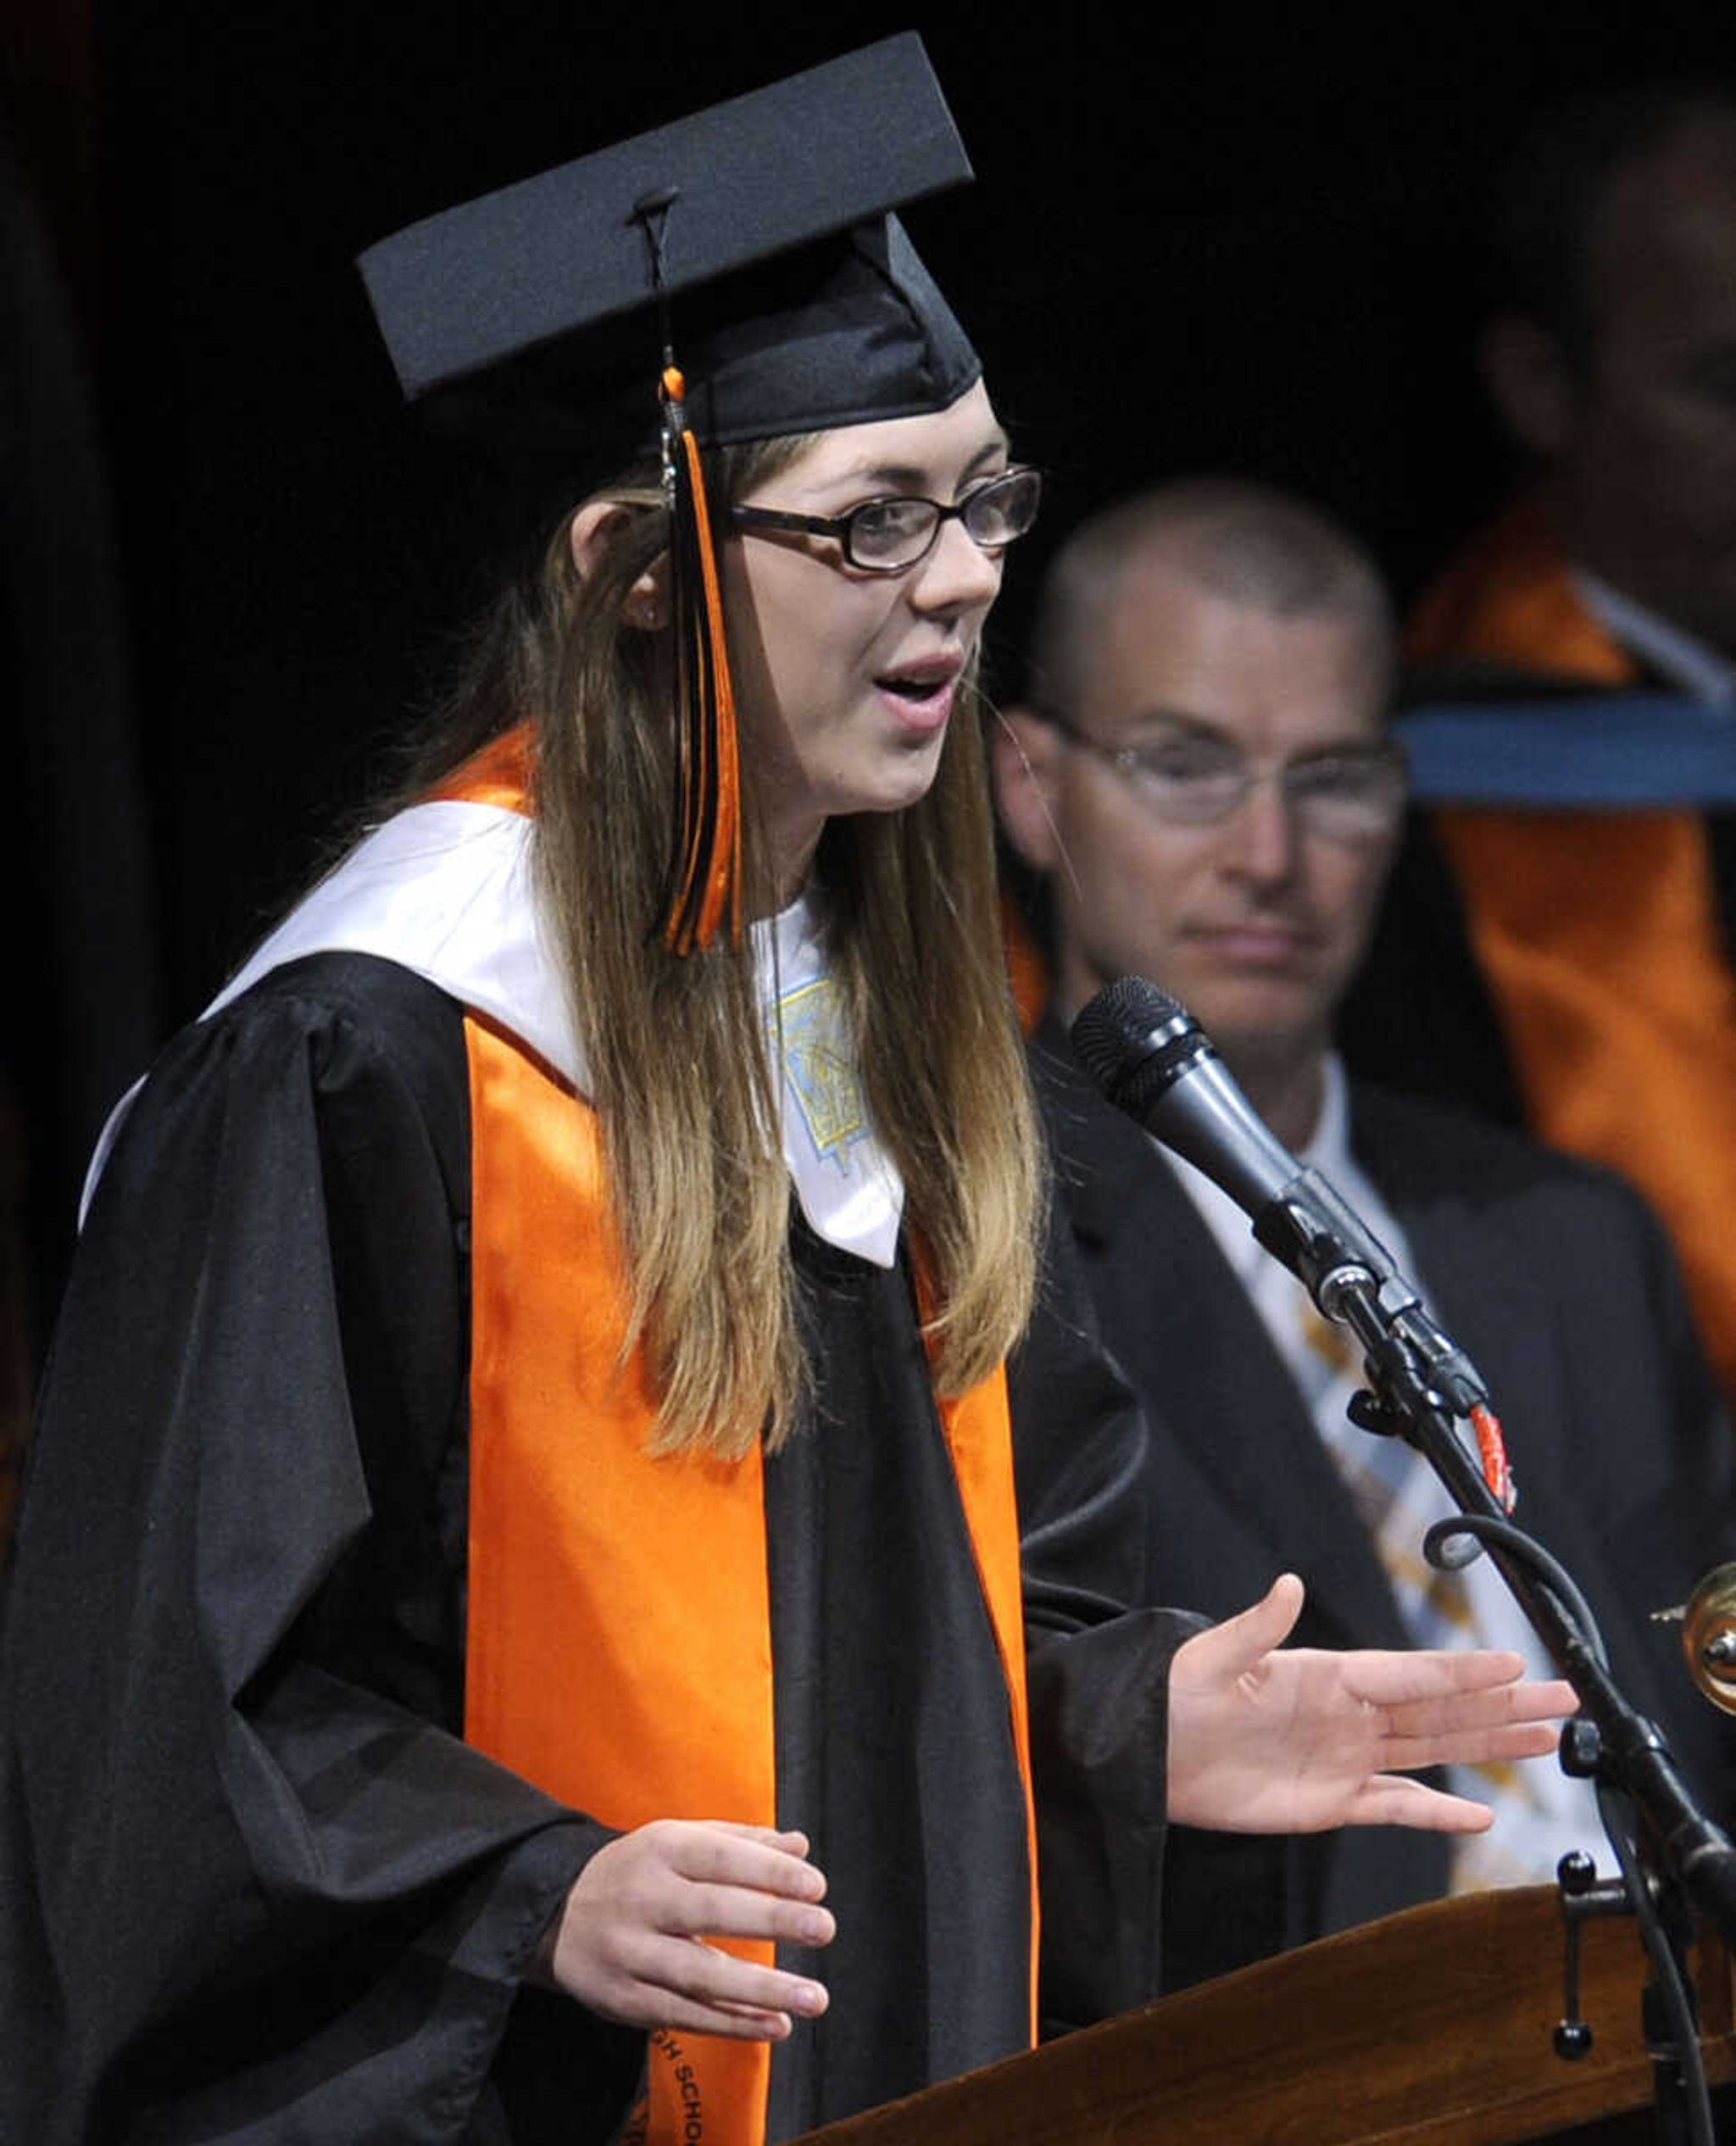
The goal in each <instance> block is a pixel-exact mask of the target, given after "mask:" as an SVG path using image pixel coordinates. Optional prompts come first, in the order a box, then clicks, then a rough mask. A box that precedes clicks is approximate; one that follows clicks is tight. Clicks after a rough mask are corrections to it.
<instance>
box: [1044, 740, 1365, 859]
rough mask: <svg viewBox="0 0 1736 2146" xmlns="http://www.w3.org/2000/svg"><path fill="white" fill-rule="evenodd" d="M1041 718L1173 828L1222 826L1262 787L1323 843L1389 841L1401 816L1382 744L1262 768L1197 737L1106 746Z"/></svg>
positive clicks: (1222, 744) (1340, 748) (1226, 746)
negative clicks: (1270, 788) (1270, 785)
mask: <svg viewBox="0 0 1736 2146" xmlns="http://www.w3.org/2000/svg"><path fill="white" fill-rule="evenodd" d="M1042 712H1043V719H1044V720H1045V722H1049V723H1050V724H1052V725H1053V726H1054V728H1055V729H1056V730H1058V731H1060V733H1061V735H1062V736H1063V737H1064V738H1066V739H1068V740H1069V741H1070V742H1071V744H1075V745H1077V746H1079V747H1080V748H1081V749H1082V750H1084V751H1086V752H1088V753H1093V754H1094V755H1096V756H1097V758H1098V759H1099V760H1100V761H1103V762H1104V764H1105V766H1110V767H1112V768H1113V769H1114V770H1115V772H1116V774H1117V775H1119V776H1120V777H1121V780H1122V781H1123V782H1124V783H1127V787H1128V789H1130V790H1132V792H1133V794H1134V795H1135V796H1137V797H1138V799H1139V800H1140V802H1141V803H1142V804H1143V805H1145V806H1146V808H1147V809H1148V810H1149V811H1150V812H1151V813H1152V814H1153V815H1154V817H1156V818H1158V819H1160V820H1165V821H1168V822H1171V824H1172V825H1174V826H1177V827H1212V826H1215V825H1216V823H1217V822H1219V821H1220V820H1227V819H1228V818H1229V817H1230V815H1231V814H1232V812H1235V811H1238V810H1239V809H1240V807H1241V806H1242V805H1244V804H1245V803H1246V801H1247V800H1248V799H1249V796H1250V795H1251V794H1253V791H1254V788H1255V784H1256V783H1262V782H1275V783H1277V785H1278V789H1279V790H1280V792H1281V793H1282V794H1283V800H1284V802H1285V804H1286V805H1288V808H1289V810H1290V811H1292V812H1294V815H1295V816H1296V818H1297V819H1298V821H1299V822H1300V823H1301V825H1302V826H1303V827H1304V828H1306V829H1307V830H1308V832H1309V833H1312V834H1318V835H1323V836H1325V837H1326V838H1327V839H1328V840H1329V841H1333V842H1366V841H1371V840H1372V839H1375V838H1376V837H1377V836H1380V835H1383V834H1387V833H1390V832H1391V831H1392V829H1393V828H1394V826H1395V825H1396V824H1397V822H1398V819H1399V814H1400V813H1401V812H1402V811H1404V807H1405V754H1404V749H1403V748H1402V746H1399V745H1398V744H1394V743H1393V742H1392V741H1391V740H1390V739H1377V740H1372V741H1371V742H1370V743H1369V744H1366V745H1335V746H1333V748H1332V749H1331V750H1328V751H1326V752H1320V753H1310V754H1307V755H1304V756H1303V757H1302V758H1300V759H1298V760H1287V761H1278V762H1277V763H1273V762H1271V761H1266V762H1265V763H1263V764H1262V763H1260V762H1258V761H1250V760H1249V759H1248V758H1247V757H1246V755H1244V753H1243V752H1242V751H1241V750H1239V748H1238V747H1237V746H1235V745H1232V744H1230V742H1229V741H1228V739H1222V738H1214V737H1210V736H1206V735H1204V734H1201V733H1191V732H1182V733H1177V735H1175V736H1173V737H1169V738H1160V739H1153V740H1152V741H1151V742H1150V743H1149V744H1142V745H1106V744H1103V743H1102V742H1101V741H1100V740H1099V739H1095V738H1093V737H1090V736H1089V735H1088V734H1087V733H1086V732H1084V731H1082V730H1081V729H1080V728H1079V727H1078V725H1077V723H1075V722H1071V721H1069V720H1068V718H1067V717H1066V716H1061V715H1059V714H1057V713H1056V712H1055V711H1054V710H1053V709H1049V708H1045V709H1044V710H1043V711H1042Z"/></svg>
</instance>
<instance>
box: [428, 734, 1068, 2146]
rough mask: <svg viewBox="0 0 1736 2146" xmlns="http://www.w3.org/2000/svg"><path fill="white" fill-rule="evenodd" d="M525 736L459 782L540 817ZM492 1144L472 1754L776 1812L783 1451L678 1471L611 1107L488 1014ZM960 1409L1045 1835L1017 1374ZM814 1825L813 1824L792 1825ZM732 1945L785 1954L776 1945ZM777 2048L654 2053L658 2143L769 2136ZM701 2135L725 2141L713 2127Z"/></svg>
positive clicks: (478, 1414) (479, 1353) (478, 1176)
mask: <svg viewBox="0 0 1736 2146" xmlns="http://www.w3.org/2000/svg"><path fill="white" fill-rule="evenodd" d="M524 766H525V755H524V750H523V747H522V744H521V743H519V742H515V741H501V742H500V743H499V744H497V745H496V746H493V747H491V748H489V749H487V751H486V752H485V753H484V754H483V755H481V756H479V759H478V760H477V761H474V762H472V763H471V764H470V768H469V769H467V770H464V771H460V774H459V778H455V779H454V782H453V783H452V784H449V785H448V786H447V787H446V788H445V789H443V790H442V793H441V794H442V795H445V796H476V797H478V798H479V799H480V800H481V801H485V802H488V803H498V804H507V805H515V804H517V803H518V801H519V800H520V798H521V797H522V790H521V789H515V787H514V786H515V782H516V781H518V780H520V778H521V776H522V771H523V769H524ZM465 1036H466V1041H467V1047H468V1051H469V1058H470V1107H471V1134H472V1165H471V1168H472V1179H473V1195H474V1203H475V1206H474V1219H473V1224H472V1281H471V1294H472V1309H471V1324H472V1336H471V1352H472V1353H471V1368H470V1591H469V1622H468V1632H467V1654H466V1690H465V1735H466V1737H467V1738H468V1739H469V1741H470V1742H472V1743H474V1744H476V1746H477V1747H479V1748H480V1749H481V1750H484V1751H487V1752H488V1753H490V1754H491V1755H492V1756H493V1757H495V1758H497V1759H500V1760H501V1761H502V1763H503V1764H507V1765H509V1766H511V1767H512V1768H513V1769H514V1770H515V1771H516V1772H518V1773H520V1774H522V1775H525V1776H526V1778H527V1779H528V1780H531V1781H535V1782H536V1783H537V1785H538V1786H541V1787H542V1788H544V1789H545V1790H547V1791H548V1792H549V1793H550V1794H551V1795H554V1796H556V1797H558V1798H560V1799H561V1800H562V1801H563V1802H565V1803H570V1804H571V1805H573V1806H574V1807H575V1808H576V1809H582V1810H585V1811H587V1812H589V1813H591V1814H593V1815H594V1816H596V1817H598V1819H600V1820H603V1821H604V1823H605V1824H607V1825H613V1826H616V1827H620V1828H623V1829H625V1828H627V1827H631V1826H634V1825H641V1824H643V1823H644V1822H646V1821H647V1820H650V1819H654V1818H658V1817H687V1818H722V1819H732V1820H739V1821H742V1822H744V1823H748V1824H754V1825H776V1823H777V1819H778V1810H777V1784H776V1770H775V1764H776V1754H775V1734H774V1713H773V1676H774V1664H773V1662H772V1659H771V1609H770V1603H769V1599H768V1593H767V1580H766V1550H765V1505H764V1496H763V1476H762V1466H761V1459H760V1452H759V1451H758V1449H757V1448H756V1449H755V1450H754V1452H751V1453H749V1454H748V1456H747V1457H746V1458H743V1459H742V1460H740V1461H735V1462H727V1461H722V1460H718V1459H715V1458H697V1457H694V1456H691V1455H684V1456H680V1457H664V1458H653V1457H652V1455H651V1454H650V1452H649V1451H648V1441H649V1437H650V1434H651V1430H652V1424H653V1421H654V1414H655V1400H654V1395H653V1394H652V1393H651V1391H649V1389H648V1383H647V1380H646V1378H645V1374H644V1371H643V1365H642V1363H641V1362H640V1360H639V1358H638V1357H637V1355H632V1356H629V1357H626V1360H625V1361H623V1358H622V1348H621V1343H622V1336H623V1335H624V1333H625V1331H626V1280H625V1274H624V1271H623V1266H622V1260H621V1255H620V1246H619V1243H618V1241H617V1239H616V1236H615V1229H614V1223H613V1218H612V1215H611V1212H610V1207H609V1195H608V1186H607V1182H606V1176H605V1169H604V1154H603V1144H602V1138H601V1132H600V1128H599V1126H598V1120H597V1117H596V1113H595V1112H593V1110H592V1108H591V1107H590V1106H589V1105H588V1104H587V1102H586V1101H584V1100H583V1099H582V1098H581V1097H580V1096H578V1095H575V1094H574V1092H573V1091H572V1090H571V1088H570V1086H569V1085H568V1084H566V1083H565V1081H563V1080H562V1079H560V1078H559V1076H558V1075H557V1074H555V1073H554V1072H553V1071H552V1070H551V1069H550V1068H548V1067H546V1066H545V1065H543V1064H542V1062H540V1061H539V1060H537V1059H536V1058H535V1057H534V1056H532V1055H531V1054H530V1053H529V1052H527V1051H526V1050H525V1049H524V1048H523V1047H522V1046H521V1045H520V1044H518V1043H517V1042H516V1041H515V1039H513V1038H512V1037H511V1036H510V1035H509V1034H506V1033H504V1031H502V1030H501V1029H499V1028H496V1027H495V1026H493V1025H492V1023H488V1022H487V1021H485V1020H483V1019H482V1018H481V1017H478V1016H476V1015H474V1014H472V1015H470V1016H469V1017H467V1019H466V1022H465ZM940 1415H941V1419H942V1423H943V1428H944V1431H945V1435H946V1438H947V1442H948V1447H949V1452H950V1454H951V1458H952V1463H953V1468H954V1474H955V1475H956V1477H957V1480H958V1484H959V1490H960V1498H961V1500H962V1502H963V1506H964V1510H965V1519H966V1521H967V1524H968V1527H969V1531H970V1536H971V1543H972V1545H973V1547H974V1549H975V1552H976V1557H977V1570H978V1575H979V1578H980V1580H981V1582H982V1589H983V1593H984V1597H985V1598H986V1601H987V1603H988V1609H989V1613H990V1616H991V1619H992V1622H993V1628H994V1631H995V1635H996V1639H997V1642H998V1644H999V1650H1000V1656H1001V1662H1002V1666H1003V1669H1004V1673H1005V1676H1006V1684H1007V1693H1008V1704H1009V1712H1010V1725H1011V1732H1012V1736H1013V1738H1014V1742H1015V1751H1016V1754H1017V1759H1018V1764H1019V1766H1020V1770H1021V1775H1022V1777H1023V1780H1024V1783H1025V1791H1026V1811H1027V1847H1028V1853H1029V1857H1030V1869H1031V1872H1032V1949H1031V1965H1030V1993H1031V2007H1032V2031H1033V2034H1034V2028H1035V2016H1036V1959H1037V1944H1036V1891H1035V1871H1036V1854H1035V1835H1034V1822H1033V1819H1032V1804H1031V1794H1030V1760H1029V1747H1028V1733H1027V1714H1026V1702H1025V1657H1024V1625H1023V1605H1022V1593H1021V1580H1020V1570H1019V1534H1018V1515H1017V1511H1016V1508H1015V1501H1014V1485H1013V1469H1012V1446H1011V1436H1010V1425H1009V1420H1008V1413H1007V1400H1006V1382H1005V1378H1004V1374H1003V1373H1001V1372H996V1373H995V1374H993V1376H992V1377H991V1378H990V1379H988V1380H985V1381H984V1382H983V1383H982V1385H979V1386H977V1387H975V1388H974V1389H972V1391H971V1392H969V1393H967V1394H965V1395H964V1396H961V1397H960V1398H959V1399H958V1400H956V1401H951V1402H943V1403H942V1404H941V1406H940ZM787 1815H788V1816H789V1818H790V1819H791V1820H792V1821H793V1822H795V1823H799V1822H800V1814H799V1813H791V1814H787ZM731 1949H732V1950H735V1951H738V1952H740V1953H742V1954H744V1955H745V1956H748V1957H757V1958H762V1959H767V1960H769V1959H771V1948H770V1947H769V1946H765V1945H759V1946H755V1945H752V1944H735V1943H732V1945H731ZM770 2068H771V2060H770V2052H769V2050H768V2049H767V2048H765V2046H764V2045H758V2044H752V2043H736V2042H731V2041H726V2040H721V2039H718V2038H716V2037H706V2036H698V2035H687V2034H683V2035H680V2036H670V2035H663V2036H659V2037H655V2038H654V2043H653V2048H652V2064H651V2099H650V2110H649V2131H648V2138H649V2140H650V2142H651V2146H697V2142H698V2140H699V2138H702V2137H703V2138H704V2140H705V2141H706V2142H708V2146H757V2142H758V2141H759V2140H760V2138H762V2137H763V2135H764V2131H765V2108H766V2096H767V2091H768V2086H769V2081H770ZM696 2123H697V2124H698V2126H701V2128H699V2129H697V2130H696V2128H695V2126H696Z"/></svg>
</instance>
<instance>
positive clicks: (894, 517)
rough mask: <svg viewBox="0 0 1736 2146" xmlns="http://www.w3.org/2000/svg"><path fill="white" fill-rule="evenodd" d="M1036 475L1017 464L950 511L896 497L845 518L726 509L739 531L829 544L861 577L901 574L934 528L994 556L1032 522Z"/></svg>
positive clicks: (1039, 493)
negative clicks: (955, 528) (783, 533)
mask: <svg viewBox="0 0 1736 2146" xmlns="http://www.w3.org/2000/svg"><path fill="white" fill-rule="evenodd" d="M1042 499H1043V475H1042V472H1041V471H1038V470H1033V469H1029V468H1027V467H1025V466H1023V465H1020V466H1017V467H1015V468H1013V469H1010V470H1003V471H1002V472H1001V473H1000V475H999V477H985V478H984V480H983V481H982V483H981V484H974V485H972V486H971V489H970V490H969V491H968V492H967V493H965V496H964V498H963V499H960V501H959V502H958V503H957V504H956V505H954V506H950V507H945V506H943V505H942V504H940V502H939V500H938V499H915V498H912V497H911V496H910V495H909V494H908V493H897V494H895V495H894V496H893V497H892V498H889V499H865V500H864V501H863V502H862V504H861V505H860V506H859V507H852V508H851V509H850V510H849V513H848V514H840V515H835V516H831V517H827V516H823V515H815V514H785V513H783V512H782V511H781V510H779V509H778V508H776V507H732V508H731V509H730V514H731V516H732V519H733V521H735V524H736V526H737V528H741V529H793V530H797V531H799V532H801V533H802V534H803V535H804V536H810V537H830V538H832V541H833V542H834V543H836V544H837V545H838V546H839V547H840V549H842V550H843V555H844V559H845V560H846V562H847V563H848V564H849V565H850V566H854V567H855V568H856V570H857V571H858V572H860V573H864V574H902V573H903V572H904V571H905V570H906V569H907V568H908V567H911V566H915V564H916V563H917V561H918V560H922V559H926V557H927V556H928V555H929V553H930V552H931V551H932V550H933V549H934V546H935V543H936V540H937V539H938V537H939V535H940V532H941V527H942V525H943V523H945V522H948V521H962V522H963V523H964V525H965V534H966V535H967V536H968V537H970V538H971V539H972V540H973V541H974V542H975V543H978V544H980V545H981V546H982V549H983V550H984V551H999V550H1001V549H1004V547H1005V546H1006V545H1008V544H1010V543H1013V542H1014V541H1015V538H1020V537H1022V536H1023V535H1024V534H1025V532H1027V530H1028V529H1029V528H1030V527H1031V525H1032V522H1033V521H1036V519H1037V510H1038V505H1039V504H1041V501H1042Z"/></svg>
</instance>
